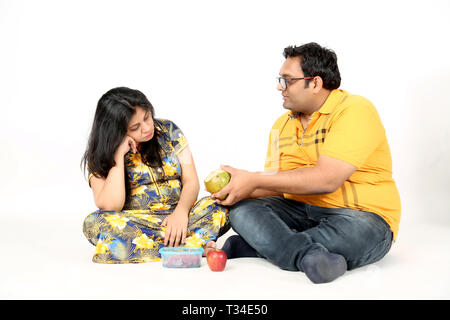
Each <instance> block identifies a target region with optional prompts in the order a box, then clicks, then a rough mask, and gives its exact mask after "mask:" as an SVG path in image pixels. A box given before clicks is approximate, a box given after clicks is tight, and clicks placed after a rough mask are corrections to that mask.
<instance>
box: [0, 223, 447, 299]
mask: <svg viewBox="0 0 450 320" xmlns="http://www.w3.org/2000/svg"><path fill="white" fill-rule="evenodd" d="M83 218H84V217H81V216H80V217H77V218H58V219H57V218H50V217H47V218H42V219H37V218H36V219H23V218H22V219H13V218H5V219H3V221H2V224H1V226H2V228H1V233H0V249H1V251H0V252H1V255H0V257H1V258H0V261H1V262H0V273H1V275H2V276H1V278H0V299H176V300H178V299H193V300H198V299H202V300H203V299H214V300H219V299H220V300H227V299H238V300H240V299H277V300H278V299H449V298H450V249H449V248H450V226H449V225H437V224H436V225H432V224H430V225H426V224H422V223H421V224H419V223H416V224H414V223H409V224H408V223H407V222H404V223H402V224H401V230H400V234H399V237H398V239H397V242H396V243H395V244H394V245H393V247H392V249H391V251H390V252H389V253H388V255H387V256H386V257H385V258H384V259H382V260H381V261H379V262H377V263H375V264H372V265H370V266H366V267H362V268H359V269H356V270H353V271H349V272H347V273H346V274H344V276H342V277H340V278H339V279H337V280H336V281H334V282H332V283H328V284H321V285H315V284H313V283H311V282H310V281H309V280H308V279H307V278H306V276H305V275H304V274H303V273H301V272H289V271H283V270H280V269H279V268H277V267H276V266H274V265H272V264H270V263H269V262H267V261H265V260H262V259H250V258H246V259H233V260H229V261H228V263H227V267H226V269H225V271H223V272H211V271H210V270H209V268H208V266H207V264H206V260H205V259H203V261H202V265H201V267H200V268H195V269H167V268H163V267H162V265H161V263H160V262H153V263H146V264H132V265H101V264H95V263H93V262H91V257H92V253H93V250H94V247H93V246H92V245H90V244H89V243H88V242H87V240H86V239H85V238H84V236H83V233H82V231H81V224H82V220H83ZM231 234H233V231H230V232H229V233H227V234H226V235H225V236H224V237H223V238H221V239H220V240H219V245H221V244H222V243H223V241H224V240H225V237H227V236H229V235H231Z"/></svg>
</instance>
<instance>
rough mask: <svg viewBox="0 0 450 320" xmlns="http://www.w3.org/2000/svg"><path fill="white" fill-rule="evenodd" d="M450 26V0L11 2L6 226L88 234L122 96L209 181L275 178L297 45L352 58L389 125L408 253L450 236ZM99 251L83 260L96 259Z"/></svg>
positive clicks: (2, 8)
mask: <svg viewBox="0 0 450 320" xmlns="http://www.w3.org/2000/svg"><path fill="white" fill-rule="evenodd" d="M449 15H450V1H437V0H433V1H371V2H368V1H320V2H319V1H299V0H297V1H261V0H260V1H243V0H241V1H196V0H190V1H17V0H15V1H4V0H1V1H0V48H1V49H0V107H1V112H0V115H1V119H2V121H1V125H0V148H1V154H0V200H1V207H0V219H2V220H3V221H9V223H10V224H9V225H14V230H15V231H14V232H11V235H13V234H14V235H16V237H17V238H19V237H24V238H25V239H26V240H24V241H29V243H33V242H34V241H37V239H41V240H42V241H45V240H44V239H45V238H46V236H48V235H46V233H45V232H44V231H42V232H36V233H35V234H34V235H33V237H31V238H30V236H29V235H26V234H23V232H22V231H21V230H23V228H24V227H25V226H26V225H27V224H28V227H29V228H31V229H32V226H31V225H30V223H31V222H30V221H38V220H39V221H41V224H42V225H44V224H45V226H46V227H47V228H50V229H60V228H66V227H67V224H66V225H63V226H62V225H61V221H64V219H68V220H67V221H74V222H75V223H76V224H77V225H76V226H75V229H76V230H77V231H78V230H79V234H77V236H80V237H83V236H82V234H81V223H82V221H83V219H84V217H85V216H86V215H87V214H89V213H90V212H92V211H94V210H95V206H94V203H93V198H92V193H91V190H90V189H89V187H88V185H87V183H86V180H85V177H84V175H83V172H82V171H81V169H80V160H81V157H82V155H83V152H84V150H85V148H86V143H87V137H88V134H89V131H90V127H91V125H92V119H93V115H94V112H95V107H96V104H97V101H98V99H99V98H100V96H101V95H102V94H103V93H105V92H106V91H107V90H109V89H111V88H113V87H116V86H128V87H131V88H135V89H139V90H141V91H142V92H143V93H144V94H146V95H147V97H148V98H149V100H150V101H151V103H152V104H153V106H154V107H155V110H156V116H157V117H161V118H168V119H170V120H172V121H174V122H175V123H176V124H177V125H178V126H179V127H180V128H181V129H182V130H183V132H184V133H185V135H186V137H187V139H188V141H189V142H190V146H191V149H192V151H193V155H194V160H195V162H196V166H197V171H198V174H199V178H200V181H202V180H203V179H204V177H205V176H206V175H207V174H208V173H209V172H210V171H211V170H214V169H216V168H217V167H218V166H219V165H220V164H229V165H232V166H235V167H239V168H242V169H247V170H252V171H257V170H262V169H263V165H264V158H265V153H266V144H267V140H268V135H269V131H270V127H271V125H272V124H273V122H274V121H275V119H276V118H277V117H278V116H279V115H281V114H282V113H283V112H285V110H284V109H283V107H282V100H281V98H280V97H281V95H280V93H279V92H278V91H277V90H276V81H275V77H276V76H277V75H278V72H279V69H280V67H281V64H282V62H283V60H284V58H283V56H282V52H283V48H284V47H286V46H288V45H300V44H303V43H306V42H310V41H315V42H318V43H319V44H321V45H323V46H326V47H329V48H331V49H333V50H334V51H335V52H336V54H337V56H338V64H339V68H340V71H341V76H342V84H341V88H342V89H344V90H347V91H349V92H350V93H354V94H359V95H362V96H365V97H366V98H368V99H370V100H371V101H372V102H373V103H374V105H375V106H376V107H377V109H378V111H379V113H380V116H381V119H382V121H383V123H384V126H385V128H386V132H387V136H388V141H389V144H390V147H391V152H392V157H393V172H394V179H395V180H396V182H397V186H398V188H399V191H400V195H401V201H402V220H401V224H400V232H399V236H398V241H397V242H399V243H400V242H401V241H402V233H403V234H408V230H412V229H411V228H417V230H420V226H421V225H422V224H431V225H436V226H440V227H446V228H448V227H450V214H449V210H448V204H447V203H446V199H448V195H449V189H450V188H449V184H450V179H449V178H450V177H449V169H448V166H449V163H450V150H449V141H448V140H449V138H450V134H449V132H450V131H449V116H450V111H449V110H450V103H449V102H448V101H449V100H448V91H449V89H450V59H449V57H450V45H449V40H448V32H449V30H450V22H449V21H450V20H449V19H448V16H449ZM202 195H206V193H205V192H204V191H201V194H200V196H202ZM12 219H18V220H17V221H19V220H20V221H21V224H19V223H17V224H15V223H14V222H11V221H13V220H12ZM62 219H63V220H62ZM42 221H45V223H43V222H42ZM33 223H35V222H33ZM72 227H73V226H72ZM409 227H411V228H409ZM44 229H45V228H44ZM44 229H43V230H44ZM45 230H46V229H45ZM414 230H416V229H414ZM444 230H448V229H444ZM410 232H411V231H410ZM19 234H20V236H19ZM74 234H75V233H74ZM417 237H419V238H420V236H419V235H417ZM17 238H15V237H14V236H11V237H8V239H4V240H3V241H2V243H1V244H0V246H1V247H2V248H3V250H6V248H7V247H11V245H13V244H14V243H15V242H16V241H17ZM446 238H447V239H448V237H446ZM405 240H406V238H405ZM49 241H50V239H49ZM51 241H67V239H58V240H55V239H52V240H51ZM83 241H84V240H83ZM83 244H85V246H82V247H77V246H75V247H74V248H72V249H73V250H79V251H82V252H86V253H87V256H90V255H91V254H92V252H91V251H92V250H93V247H90V245H88V244H87V242H86V243H83ZM53 245H54V243H53ZM49 246H50V244H49ZM25 248H26V247H25V246H24V247H23V248H22V249H23V250H25V251H27V250H31V249H30V248H27V249H25ZM447 248H448V246H447ZM31 251H33V250H31ZM38 251H39V249H37V252H38ZM11 252H12V253H11V254H18V255H19V254H20V255H21V256H22V257H23V261H26V260H27V259H26V256H27V254H28V253H27V252H20V253H18V252H17V250H12V251H11ZM445 255H446V257H448V249H447V252H445ZM10 259H11V258H5V261H7V260H8V261H9V260H10ZM2 260H3V258H2ZM446 261H448V258H447V260H446ZM11 268H12V267H11ZM10 285H11V284H10ZM448 285H449V282H448V278H447V282H444V284H443V286H444V287H443V289H442V290H441V293H442V292H443V296H446V297H447V298H448V297H450V294H449V291H450V290H449V287H448ZM11 286H12V285H11ZM11 286H10V287H9V289H8V290H9V291H3V294H5V295H6V294H7V293H8V292H9V293H10V294H11V293H14V292H15V291H14V289H13V288H12V287H11ZM24 286H25V285H24ZM10 296H12V297H23V296H21V295H19V294H16V295H14V294H12V295H10ZM32 297H35V296H32Z"/></svg>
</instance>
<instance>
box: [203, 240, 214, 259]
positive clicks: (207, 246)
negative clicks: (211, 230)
mask: <svg viewBox="0 0 450 320" xmlns="http://www.w3.org/2000/svg"><path fill="white" fill-rule="evenodd" d="M216 246H217V244H216V242H215V241H209V242H207V243H206V244H205V247H204V248H203V257H206V255H207V254H208V252H210V251H211V250H214V249H215V248H216Z"/></svg>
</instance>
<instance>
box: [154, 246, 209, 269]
mask: <svg viewBox="0 0 450 320" xmlns="http://www.w3.org/2000/svg"><path fill="white" fill-rule="evenodd" d="M159 253H160V254H161V258H162V265H163V267H166V268H198V267H200V262H201V261H202V253H203V249H202V248H197V247H164V248H161V249H159Z"/></svg>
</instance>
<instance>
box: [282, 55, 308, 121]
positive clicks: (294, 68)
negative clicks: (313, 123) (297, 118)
mask: <svg viewBox="0 0 450 320" xmlns="http://www.w3.org/2000/svg"><path fill="white" fill-rule="evenodd" d="M280 77H283V78H287V79H291V78H303V77H304V74H303V70H302V68H301V66H300V57H289V58H287V59H286V60H285V61H284V63H283V65H282V66H281V70H280ZM277 90H279V91H281V94H282V96H283V107H284V108H285V109H289V110H292V111H293V112H308V111H309V109H310V108H311V105H312V104H311V103H312V101H311V99H312V97H313V94H312V92H311V89H310V88H309V86H308V87H306V88H305V80H288V83H287V88H286V89H284V90H283V89H282V88H281V86H280V84H278V86H277Z"/></svg>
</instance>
